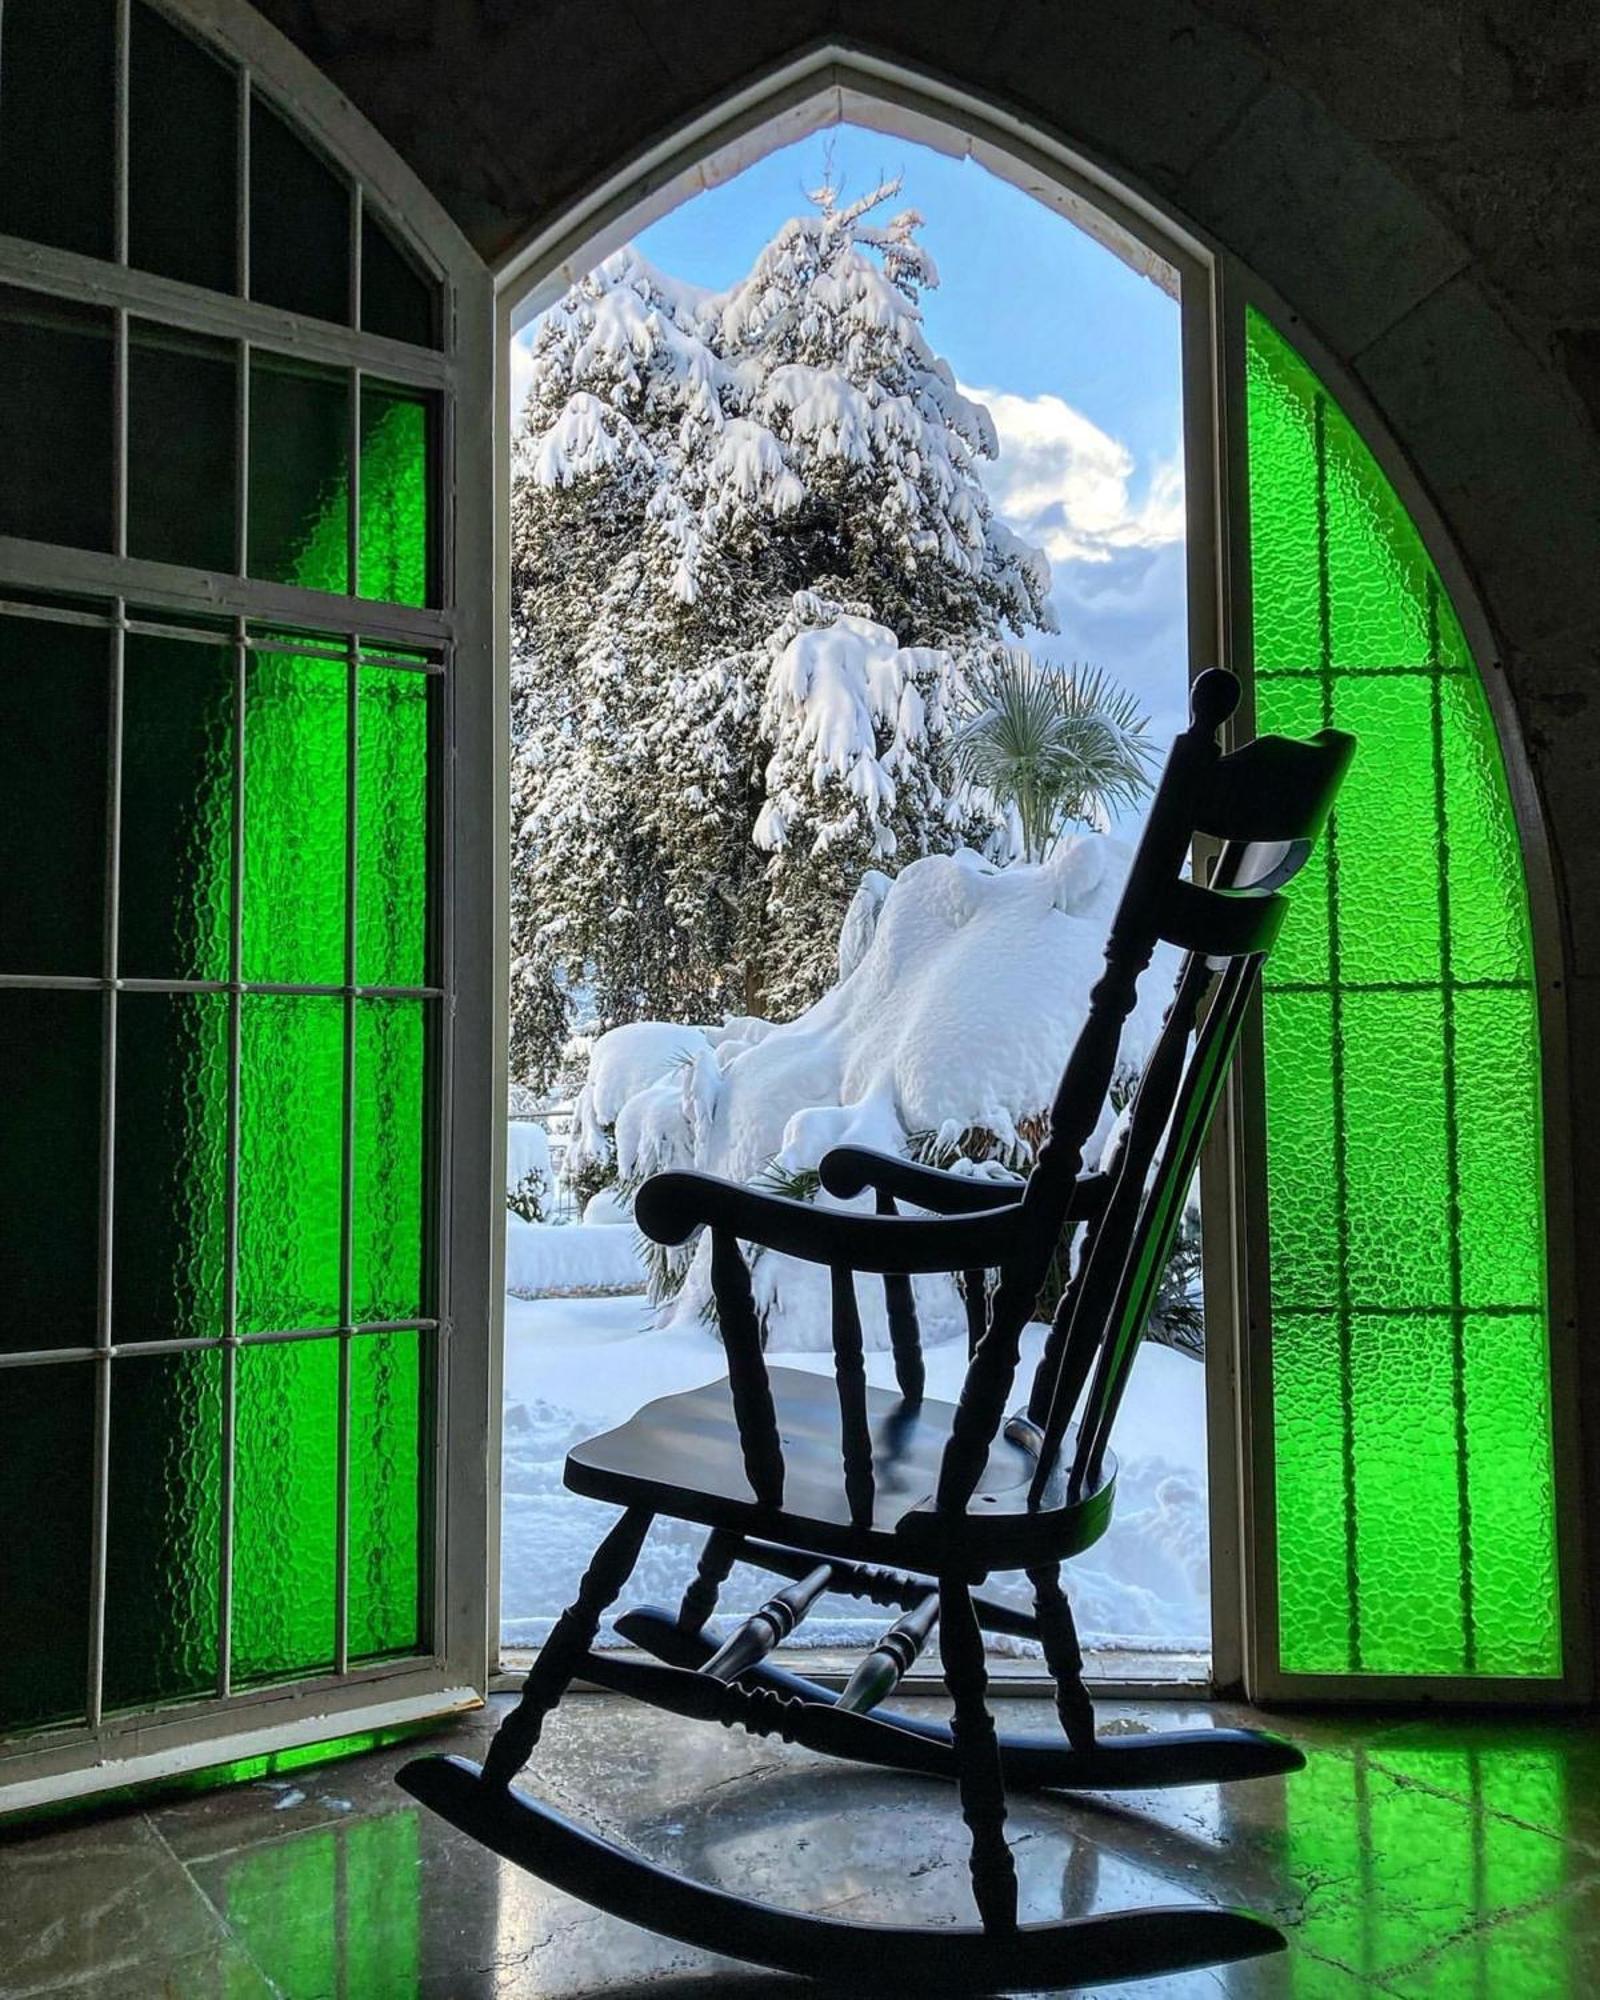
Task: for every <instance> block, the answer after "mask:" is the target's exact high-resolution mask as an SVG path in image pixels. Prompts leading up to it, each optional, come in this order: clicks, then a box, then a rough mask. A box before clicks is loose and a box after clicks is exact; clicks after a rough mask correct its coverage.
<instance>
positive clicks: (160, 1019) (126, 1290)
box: [111, 993, 228, 1342]
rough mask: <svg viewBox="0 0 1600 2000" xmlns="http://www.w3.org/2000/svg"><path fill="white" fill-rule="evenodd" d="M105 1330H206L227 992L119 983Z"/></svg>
mask: <svg viewBox="0 0 1600 2000" xmlns="http://www.w3.org/2000/svg"><path fill="white" fill-rule="evenodd" d="M116 1143H117V1150H116V1164H115V1170H114V1171H115V1193H114V1200H113V1204H112V1216H113V1223H112V1229H113V1247H112V1265H111V1271H112V1294H111V1312H112V1326H113V1337H114V1338H115V1339H116V1340H117V1341H118V1342H128V1341H137V1340H172V1339H180V1338H182V1339H186V1338H194V1337H198V1338H202V1339H215V1338H217V1337H218V1336H219V1335H221V1334H223V1333H225V1332H226V1331H227V1325H226V1319H225V1302H224V1297H223V1283H224V1268H225V1260H226V1247H227V1216H228V1209H227V1188H228V1000H227V996H226V994H222V993H170V994H169V993H124V994H123V995H122V996H121V998H120V999H119V1001H118V1003H117V1112H116Z"/></svg>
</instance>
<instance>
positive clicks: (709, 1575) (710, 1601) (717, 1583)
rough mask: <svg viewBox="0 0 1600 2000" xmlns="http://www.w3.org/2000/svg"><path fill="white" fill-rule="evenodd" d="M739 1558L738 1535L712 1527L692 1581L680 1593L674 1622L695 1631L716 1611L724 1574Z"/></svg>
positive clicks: (726, 1575) (726, 1573)
mask: <svg viewBox="0 0 1600 2000" xmlns="http://www.w3.org/2000/svg"><path fill="white" fill-rule="evenodd" d="M738 1556H739V1536H738V1535H737V1534H735V1533H733V1532H731V1531H730V1530H728V1529H726V1528H713V1529H712V1531H711V1533H710V1534H709V1535H707V1536H706V1545H705V1547H704V1548H703V1549H702V1550H701V1551H700V1566H699V1568H698V1569H697V1570H696V1571H695V1573H694V1581H693V1582H692V1583H691V1584H690V1585H689V1588H688V1589H687V1590H686V1591H685V1592H684V1593H683V1603H682V1604H681V1605H680V1606H679V1607H678V1623H679V1624H680V1625H684V1626H687V1627H688V1629H689V1630H690V1631H691V1632H698V1631H699V1630H700V1628H701V1626H702V1625H704V1624H705V1622H706V1620H707V1619H708V1618H709V1617H710V1616H711V1614H712V1613H713V1612H714V1611H715V1610H716V1608H717V1598H718V1596H719V1595H720V1594H721V1590H722V1586H723V1585H724V1584H725V1583H726V1582H727V1580H728V1573H729V1571H730V1570H731V1569H732V1568H733V1565H734V1563H735V1562H736V1561H737V1560H738Z"/></svg>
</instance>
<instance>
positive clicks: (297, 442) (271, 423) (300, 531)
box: [249, 353, 350, 592]
mask: <svg viewBox="0 0 1600 2000" xmlns="http://www.w3.org/2000/svg"><path fill="white" fill-rule="evenodd" d="M249 511H250V556H249V573H250V575H251V576H255V577H260V578H262V579H263V581H265V582H267V583H294V584H298V585H299V586H300V587H301V588H302V589H304V590H331V591H338V592H344V591H347V590H348V589H349V588H350V541H349V535H350V530H349V513H350V391H349V384H348V382H347V381H346V379H345V377H344V376H343V375H341V374H338V373H337V372H335V371H333V370H331V369H326V368H313V367H310V366H309V365H303V364H301V363H299V362H294V361H289V360H287V359H285V358H284V357H282V356H280V355H275V354H260V353H256V354H252V355H251V357H250V503H249Z"/></svg>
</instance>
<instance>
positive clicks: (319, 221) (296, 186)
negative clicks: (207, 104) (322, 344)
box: [250, 97, 350, 325]
mask: <svg viewBox="0 0 1600 2000" xmlns="http://www.w3.org/2000/svg"><path fill="white" fill-rule="evenodd" d="M250 296H251V298H253V299H259V300H260V301H261V303H262V304H263V305H268V306H282V307H283V308H284V309H285V310H286V311H288V312H297V313H305V314H307V315H308V316H309V317H310V318H312V319H331V320H338V321H340V322H341V323H342V324H344V325H348V324H349V321H350V188H349V186H348V184H347V183H346V182H345V181H344V180H343V179H342V178H341V177H340V176H339V175H338V174H336V173H335V172H334V171H333V169H332V168H331V167H329V166H328V165H327V164H326V163H325V162H324V161H323V160H322V158H321V157H320V155H318V154H316V153H314V152H312V150H311V148H310V147H309V146H307V145H306V144H305V143H304V142H303V141H302V140H301V139H300V138H299V137H298V135H297V134H295V133H293V132H291V131H290V130H289V127H288V126H287V125H286V124H285V123H284V122H283V120H282V119H281V118H280V117H279V116H278V115H277V113H276V112H275V111H272V110H270V109H269V108H268V107H267V106H266V105H265V104H264V103H263V102H262V101H261V99H260V98H259V97H255V98H253V99H252V101H251V105H250Z"/></svg>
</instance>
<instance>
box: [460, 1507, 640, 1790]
mask: <svg viewBox="0 0 1600 2000" xmlns="http://www.w3.org/2000/svg"><path fill="white" fill-rule="evenodd" d="M653 1518H654V1516H653V1515H652V1514H651V1512H650V1510H649V1508H647V1507H630V1508H629V1509H628V1511H627V1513H625V1514H624V1515H623V1517H622V1519H621V1520H620V1521H619V1522H618V1523H617V1525H616V1526H615V1527H614V1528H613V1529H612V1530H611V1532H610V1534H608V1535H607V1536H606V1538H605V1540H604V1541H603V1542H602V1543H601V1544H600V1546H599V1548H597V1549H596V1550H595V1552H594V1555H593V1558H592V1559H591V1561H590V1563H589V1567H588V1569H587V1570H586V1571H585V1572H584V1578H583V1581H582V1583H580V1584H579V1585H578V1594H577V1596H576V1597H575V1598H574V1599H573V1600H572V1602H571V1604H569V1605H568V1606H567V1608H566V1610H565V1611H563V1612H562V1614H561V1616H560V1618H559V1619H558V1620H557V1622H556V1628H555V1630H554V1631H553V1632H552V1633H551V1634H550V1637H549V1638H548V1639H546V1641H545V1642H544V1644H543V1646H541V1647H540V1649H539V1657H538V1658H537V1659H536V1660H535V1661H534V1663H533V1665H532V1666H531V1667H530V1668H529V1670H528V1678H527V1679H526V1680H525V1681H524V1682H523V1684H522V1699H521V1700H520V1701H519V1702H518V1703H517V1705H516V1707H515V1708H514V1709H512V1711H511V1713H510V1714H509V1715H508V1716H507V1717H506V1719H505V1721H504V1722H502V1723H501V1725H500V1727H499V1729H498V1730H496V1732H495V1737H494V1741H493V1742H492V1743H491V1744H490V1745H489V1754H488V1756H487V1757H486V1758H485V1759H484V1762H483V1782H484V1783H485V1784H486V1785H491V1786H494V1787H495V1788H497V1789H501V1790H503V1789H504V1788H505V1787H506V1786H508V1785H509V1784H510V1783H511V1780H512V1779H513V1778H514V1777H515V1776H516V1775H517V1773H518V1772H519V1771H520V1770H521V1769H522V1767H523V1765H524V1764H526V1763H527V1761H528V1758H529V1757H530V1756H531V1754H532V1752H533V1748H534V1746H535V1744H536V1743H537V1742H538V1741H539V1732H540V1731H541V1730H542V1729H543V1728H544V1719H545V1717H546V1716H547V1715H548V1714H549V1713H550V1711H551V1709H553V1708H554V1707H555V1705H556V1703H557V1702H558V1701H560V1699H561V1697H562V1696H563V1695H564V1694H565V1693H566V1691H567V1687H568V1685H569V1683H570V1682H571V1680H572V1677H573V1675H574V1674H575V1673H576V1672H577V1671H578V1668H579V1666H580V1665H581V1664H582V1662H583V1658H584V1655H585V1654H586V1653H587V1652H588V1650H589V1648H590V1647H591V1646H592V1645H593V1644H594V1635H595V1633H596V1632H597V1631H599V1629H600V1619H601V1617H602V1615H603V1614H604V1612H605V1610H606V1607H607V1606H608V1605H609V1604H611V1603H612V1602H613V1601H614V1599H615V1598H616V1596H617V1593H618V1592H619V1591H620V1590H621V1588H622V1586H623V1585H624V1584H625V1583H626V1582H627V1580H628V1578H629V1577H630V1576H631V1575H632V1574H633V1566H634V1564H635V1563H636V1562H637V1561H638V1560H639V1550H640V1548H641V1547H642V1546H643V1544H644V1538H645V1535H646V1534H647V1532H648V1531H649V1527H650V1523H651V1521H652V1520H653Z"/></svg>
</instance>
